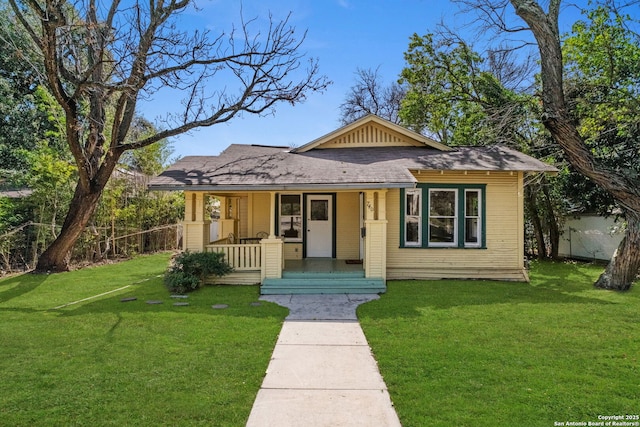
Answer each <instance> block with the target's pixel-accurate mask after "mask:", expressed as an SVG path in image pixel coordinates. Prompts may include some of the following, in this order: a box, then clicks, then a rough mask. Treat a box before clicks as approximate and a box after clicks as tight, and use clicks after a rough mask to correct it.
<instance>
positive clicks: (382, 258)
mask: <svg viewBox="0 0 640 427" xmlns="http://www.w3.org/2000/svg"><path fill="white" fill-rule="evenodd" d="M386 193H387V190H378V191H367V192H366V193H365V206H366V215H365V221H364V223H365V227H366V229H367V234H366V236H365V239H364V240H365V252H364V253H365V259H364V274H365V277H376V278H378V277H382V278H383V279H386V277H387V210H386V205H387V201H386Z"/></svg>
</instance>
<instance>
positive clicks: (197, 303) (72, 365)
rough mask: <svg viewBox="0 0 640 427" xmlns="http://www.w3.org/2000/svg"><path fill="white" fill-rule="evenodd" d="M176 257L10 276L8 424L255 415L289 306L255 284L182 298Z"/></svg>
mask: <svg viewBox="0 0 640 427" xmlns="http://www.w3.org/2000/svg"><path fill="white" fill-rule="evenodd" d="M168 258H169V255H167V254H160V255H154V256H145V257H139V258H137V259H134V260H132V261H127V262H123V263H120V264H114V265H108V266H101V267H95V268H87V269H84V270H79V271H74V272H70V273H62V274H56V275H50V276H47V275H31V274H26V275H21V276H16V277H13V278H9V279H3V280H0V375H1V377H0V378H1V380H0V425H7V426H9V425H11V426H51V425H60V426H61V425H96V426H108V425H113V426H124V425H135V426H158V425H180V426H186V425H203V426H211V425H215V426H240V425H244V424H245V423H246V420H247V418H248V416H249V412H250V411H251V406H252V404H253V401H254V399H255V396H256V393H257V392H258V390H259V388H260V384H261V383H262V379H263V377H264V373H265V370H266V368H267V365H268V363H269V358H270V356H271V353H272V351H273V347H274V345H275V342H276V339H277V335H278V333H279V332H280V328H281V326H282V322H283V320H284V317H285V316H286V315H287V310H286V309H284V308H282V307H279V306H277V305H275V304H271V303H267V302H260V305H254V304H252V303H255V302H257V300H258V297H259V292H258V288H257V287H256V286H246V287H244V286H243V287H221V286H210V287H206V288H204V289H202V290H200V291H198V292H196V293H193V294H190V296H189V297H188V298H187V299H186V300H181V299H175V300H174V299H171V298H170V295H169V293H168V292H167V291H166V289H165V288H164V285H163V284H162V278H161V277H159V275H161V274H162V273H163V271H164V269H165V268H166V266H167V260H168ZM128 285H129V286H128ZM126 286H128V287H126ZM123 287H126V288H124V289H121V290H119V291H116V292H114V293H109V294H106V295H103V296H100V297H97V298H91V297H93V296H95V295H99V294H103V293H105V292H109V291H112V290H116V289H120V288H123ZM127 297H136V298H137V300H135V301H130V302H121V299H123V298H127ZM85 298H90V299H88V300H86V301H82V302H78V303H75V304H71V305H66V306H64V305H65V304H68V303H72V302H76V301H81V300H83V299H85ZM149 300H157V301H162V304H147V303H146V301H149ZM174 302H188V303H189V305H188V306H174V305H173V303H174ZM217 304H227V305H228V308H225V309H213V308H212V305H217ZM60 306H64V307H62V308H57V309H56V308H55V307H60Z"/></svg>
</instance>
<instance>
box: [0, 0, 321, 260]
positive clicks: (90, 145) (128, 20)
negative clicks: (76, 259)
mask: <svg viewBox="0 0 640 427" xmlns="http://www.w3.org/2000/svg"><path fill="white" fill-rule="evenodd" d="M9 3H10V4H11V7H12V9H13V12H14V13H15V16H16V19H17V20H18V21H19V22H20V23H21V24H22V26H24V28H25V29H26V31H27V32H28V33H29V34H30V36H31V38H32V40H33V42H34V44H35V46H36V48H37V50H38V52H39V53H40V54H41V60H42V62H43V64H44V69H45V83H46V86H47V87H48V88H49V90H50V91H51V93H52V94H53V95H54V97H55V99H56V100H57V102H58V103H59V104H60V105H61V106H62V108H63V109H64V113H65V118H66V138H67V142H68V145H69V149H70V151H71V153H72V154H73V157H74V158H75V162H76V164H77V167H78V175H79V178H78V183H77V186H76V190H75V194H74V197H73V200H72V202H71V205H70V209H69V212H68V214H67V216H66V219H65V221H64V224H63V227H62V231H61V232H60V234H59V236H58V238H57V239H56V240H55V241H54V242H53V244H52V245H51V246H49V248H48V249H47V250H46V251H45V252H44V253H43V254H42V256H41V257H40V259H39V262H38V265H37V270H38V271H61V270H66V269H68V262H69V255H70V253H71V250H72V248H73V246H74V243H75V242H76V240H77V238H78V237H79V235H80V233H81V232H82V230H83V229H84V228H85V226H86V224H87V223H88V221H89V219H90V218H91V216H92V215H93V213H94V211H95V209H96V206H97V204H98V201H99V199H100V197H101V194H102V191H103V189H104V187H105V185H106V183H107V181H108V180H109V177H110V176H111V173H112V171H113V169H114V167H115V166H116V163H117V162H118V159H120V157H121V156H122V154H123V153H124V152H125V151H127V150H135V149H138V148H141V147H145V146H148V145H150V144H153V143H154V142H157V141H160V140H162V139H165V138H169V137H172V136H176V135H179V134H182V133H185V132H188V131H189V130H192V129H195V128H198V127H202V126H212V125H215V124H219V123H223V122H226V121H228V120H231V119H232V118H233V117H235V116H236V115H238V114H241V113H250V114H261V113H269V112H272V111H273V109H274V107H275V105H276V104H277V103H280V102H283V101H284V102H288V103H292V104H293V103H296V102H300V101H302V100H303V99H304V98H305V95H306V94H307V93H308V92H310V91H317V90H323V89H325V88H326V86H327V85H328V84H329V82H328V81H327V79H326V78H325V77H324V76H320V75H319V72H318V66H317V62H316V61H314V60H309V62H308V63H307V66H306V67H305V66H304V61H305V56H304V54H302V53H301V52H300V47H301V43H302V41H303V40H304V38H305V34H302V36H301V37H300V38H296V36H295V29H294V28H293V27H292V26H290V24H289V22H288V17H287V19H285V20H283V21H280V22H276V21H275V20H274V19H273V18H272V17H271V16H270V17H269V25H268V26H267V28H266V30H263V32H262V33H261V32H260V31H259V30H256V32H255V33H252V31H253V28H254V27H257V26H258V23H257V19H253V20H248V21H245V20H244V19H241V25H240V26H239V28H234V29H233V30H231V31H230V32H229V33H224V32H222V33H219V34H213V33H211V32H210V31H207V30H195V31H193V32H188V31H184V30H182V29H180V25H178V21H177V19H178V18H179V16H180V14H181V13H183V12H185V11H186V10H187V8H188V7H190V6H191V2H190V1H189V0H166V1H165V0H149V1H146V2H143V1H138V0H135V1H131V2H129V1H127V2H124V1H120V0H114V1H112V2H100V1H99V0H78V1H75V2H67V1H61V0H9ZM167 88H169V89H173V90H175V91H176V93H179V95H177V96H183V97H184V98H183V100H182V103H181V104H179V103H177V102H176V103H175V105H179V106H180V109H179V110H178V111H174V112H173V114H168V115H167V117H166V120H165V122H164V123H162V126H163V128H162V129H163V130H161V131H158V132H157V133H154V134H152V135H145V137H144V138H143V139H139V140H134V141H130V140H128V139H127V138H126V136H127V133H128V131H129V127H130V125H131V123H132V120H133V119H134V116H135V113H136V108H137V106H138V101H139V100H140V99H142V98H143V97H146V98H152V97H153V95H154V94H155V93H156V92H157V91H158V90H160V89H167ZM168 108H169V106H168Z"/></svg>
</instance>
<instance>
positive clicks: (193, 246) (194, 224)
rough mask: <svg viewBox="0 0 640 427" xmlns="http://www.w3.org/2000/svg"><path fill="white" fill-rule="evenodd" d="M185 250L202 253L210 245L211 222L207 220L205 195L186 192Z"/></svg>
mask: <svg viewBox="0 0 640 427" xmlns="http://www.w3.org/2000/svg"><path fill="white" fill-rule="evenodd" d="M184 197H185V209H184V226H183V229H184V237H183V245H182V247H183V249H184V250H188V251H192V252H202V251H204V250H205V245H207V244H208V243H209V230H210V225H211V220H210V219H208V218H206V206H205V193H203V192H200V191H198V192H196V191H185V192H184Z"/></svg>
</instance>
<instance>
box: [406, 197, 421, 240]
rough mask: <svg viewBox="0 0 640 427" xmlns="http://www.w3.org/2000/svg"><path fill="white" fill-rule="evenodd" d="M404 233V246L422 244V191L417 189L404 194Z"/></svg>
mask: <svg viewBox="0 0 640 427" xmlns="http://www.w3.org/2000/svg"><path fill="white" fill-rule="evenodd" d="M404 212H405V217H404V223H405V232H404V236H405V239H404V244H405V245H406V246H420V245H421V244H422V190H421V189H419V188H417V189H414V190H407V191H406V192H405V211H404Z"/></svg>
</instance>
